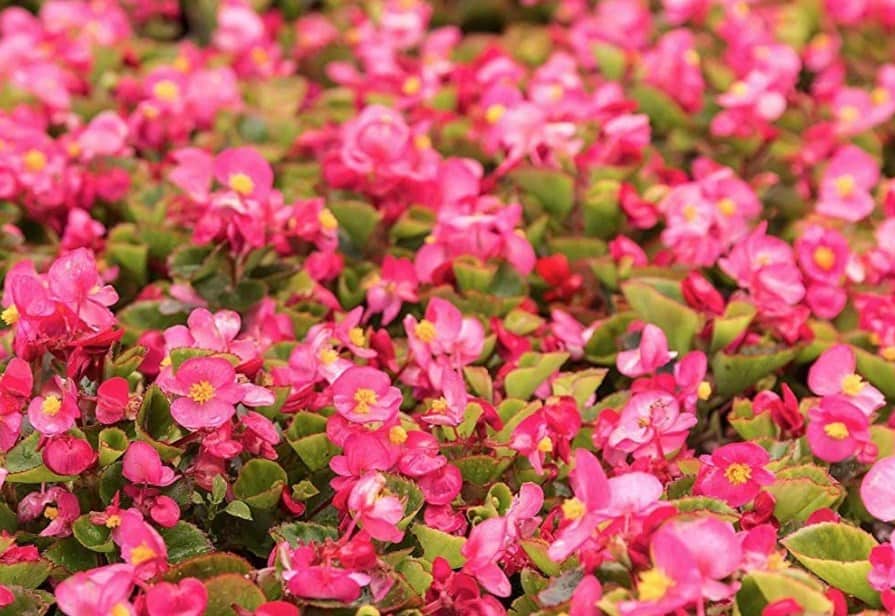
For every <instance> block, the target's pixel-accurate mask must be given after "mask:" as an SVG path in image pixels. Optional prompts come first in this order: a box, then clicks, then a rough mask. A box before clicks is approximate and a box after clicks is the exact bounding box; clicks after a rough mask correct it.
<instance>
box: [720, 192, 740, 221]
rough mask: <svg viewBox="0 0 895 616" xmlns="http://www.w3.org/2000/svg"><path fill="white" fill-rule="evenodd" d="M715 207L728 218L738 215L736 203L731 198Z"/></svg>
mask: <svg viewBox="0 0 895 616" xmlns="http://www.w3.org/2000/svg"><path fill="white" fill-rule="evenodd" d="M715 207H717V208H718V211H719V212H721V213H722V214H724V215H725V216H727V217H730V216H733V215H734V214H736V213H737V204H736V201H734V200H733V199H731V198H730V197H724V198H723V199H721V200H720V201H718V203H716V204H715Z"/></svg>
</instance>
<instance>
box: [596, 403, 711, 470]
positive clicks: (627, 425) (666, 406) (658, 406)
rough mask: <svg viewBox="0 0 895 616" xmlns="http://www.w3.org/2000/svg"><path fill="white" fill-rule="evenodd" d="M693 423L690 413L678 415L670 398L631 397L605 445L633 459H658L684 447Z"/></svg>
mask: <svg viewBox="0 0 895 616" xmlns="http://www.w3.org/2000/svg"><path fill="white" fill-rule="evenodd" d="M696 421H697V420H696V417H695V416H694V415H693V414H692V413H681V412H680V407H679V405H678V402H677V400H675V398H674V397H673V396H671V395H669V394H667V393H665V392H660V391H646V392H643V393H639V394H637V395H635V396H632V397H631V399H630V400H628V402H627V404H625V406H624V408H623V409H622V413H621V416H620V418H619V422H618V425H617V426H616V428H615V429H614V430H613V431H612V433H611V434H610V435H609V441H608V442H609V444H610V445H611V446H612V447H615V448H617V449H620V450H622V451H626V452H629V453H631V454H633V455H634V457H661V456H663V455H665V454H668V453H672V452H674V451H675V450H677V449H678V448H680V446H681V445H683V443H684V440H685V439H686V438H687V433H688V431H689V429H690V428H691V427H692V426H693V425H695V424H696Z"/></svg>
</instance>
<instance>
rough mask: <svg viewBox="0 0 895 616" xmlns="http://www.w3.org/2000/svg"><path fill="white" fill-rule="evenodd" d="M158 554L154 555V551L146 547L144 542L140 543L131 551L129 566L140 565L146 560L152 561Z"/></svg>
mask: <svg viewBox="0 0 895 616" xmlns="http://www.w3.org/2000/svg"><path fill="white" fill-rule="evenodd" d="M157 555H158V554H156V552H155V550H153V549H152V548H151V547H149V546H148V545H146V543H145V542H143V543H141V544H140V545H138V546H137V547H135V548H134V549H133V550H131V559H130V560H131V564H132V565H142V564H143V563H145V562H146V561H147V560H152V559H153V558H155V557H156V556H157Z"/></svg>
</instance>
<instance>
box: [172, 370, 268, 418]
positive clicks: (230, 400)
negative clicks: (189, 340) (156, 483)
mask: <svg viewBox="0 0 895 616" xmlns="http://www.w3.org/2000/svg"><path fill="white" fill-rule="evenodd" d="M163 388H164V389H165V391H167V392H168V393H172V394H175V395H177V396H179V397H178V398H177V399H176V400H174V402H172V403H171V416H172V417H174V420H175V421H177V423H179V424H180V425H182V426H183V427H184V428H188V429H190V430H201V429H204V428H217V427H220V426H221V425H223V424H224V423H226V422H227V421H229V420H230V418H231V417H233V415H234V413H236V404H239V403H242V404H245V405H247V406H265V405H269V404H273V402H274V397H273V394H271V393H270V391H268V390H267V389H265V388H263V387H259V386H257V385H253V384H251V383H239V382H237V381H236V371H235V370H234V369H233V365H232V364H231V363H230V362H229V361H227V360H226V359H222V358H220V357H194V358H192V359H188V360H186V361H185V362H183V364H181V366H180V368H178V370H177V372H176V373H175V374H174V375H173V377H172V378H171V379H168V380H166V381H165V382H164V383H163Z"/></svg>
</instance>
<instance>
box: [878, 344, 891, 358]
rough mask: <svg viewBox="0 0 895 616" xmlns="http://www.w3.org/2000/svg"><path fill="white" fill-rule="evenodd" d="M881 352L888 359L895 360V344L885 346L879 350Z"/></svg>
mask: <svg viewBox="0 0 895 616" xmlns="http://www.w3.org/2000/svg"><path fill="white" fill-rule="evenodd" d="M879 353H880V355H882V356H883V359H885V360H886V361H895V346H887V347H883V348H881V349H880V350H879Z"/></svg>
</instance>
